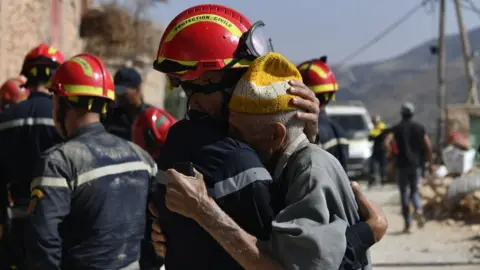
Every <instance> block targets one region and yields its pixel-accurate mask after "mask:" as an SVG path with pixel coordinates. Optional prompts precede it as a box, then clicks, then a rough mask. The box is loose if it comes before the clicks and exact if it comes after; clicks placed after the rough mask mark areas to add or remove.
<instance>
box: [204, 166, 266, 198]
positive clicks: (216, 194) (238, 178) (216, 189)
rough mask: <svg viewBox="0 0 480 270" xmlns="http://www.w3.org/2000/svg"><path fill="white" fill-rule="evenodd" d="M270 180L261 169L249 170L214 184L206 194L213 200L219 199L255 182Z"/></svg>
mask: <svg viewBox="0 0 480 270" xmlns="http://www.w3.org/2000/svg"><path fill="white" fill-rule="evenodd" d="M271 180H272V176H271V175H270V173H269V172H268V171H267V169H265V168H261V167H257V168H251V169H248V170H245V171H243V172H240V173H238V174H236V175H235V176H233V177H229V178H227V179H225V180H223V181H220V182H217V183H215V185H214V186H213V188H209V189H208V194H209V195H210V196H212V197H213V198H215V199H219V198H221V197H225V196H227V195H229V194H232V193H234V192H237V191H239V190H241V189H242V188H244V187H246V186H248V185H250V184H251V183H253V182H255V181H271Z"/></svg>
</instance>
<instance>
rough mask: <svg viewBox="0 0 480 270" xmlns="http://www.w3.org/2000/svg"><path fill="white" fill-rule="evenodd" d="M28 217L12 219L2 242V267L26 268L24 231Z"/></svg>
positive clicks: (21, 269) (0, 255)
mask: <svg viewBox="0 0 480 270" xmlns="http://www.w3.org/2000/svg"><path fill="white" fill-rule="evenodd" d="M26 222H27V219H13V220H10V222H9V223H10V224H9V226H8V227H9V228H8V229H7V230H6V232H5V234H4V235H3V238H2V240H1V243H0V269H17V270H25V269H27V268H26V266H25V249H24V233H25V224H26Z"/></svg>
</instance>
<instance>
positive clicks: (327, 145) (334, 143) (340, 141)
mask: <svg viewBox="0 0 480 270" xmlns="http://www.w3.org/2000/svg"><path fill="white" fill-rule="evenodd" d="M318 145H319V146H320V147H321V148H322V149H324V150H327V149H330V148H332V147H334V146H337V145H349V141H348V140H347V139H345V138H339V139H337V138H335V139H331V140H329V141H327V142H326V143H323V144H321V143H319V144H318Z"/></svg>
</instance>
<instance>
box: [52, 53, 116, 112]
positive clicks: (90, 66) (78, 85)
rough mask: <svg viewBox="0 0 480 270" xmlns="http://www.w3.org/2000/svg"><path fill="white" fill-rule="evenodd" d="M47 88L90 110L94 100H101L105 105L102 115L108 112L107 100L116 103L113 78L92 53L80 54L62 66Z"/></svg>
mask: <svg viewBox="0 0 480 270" xmlns="http://www.w3.org/2000/svg"><path fill="white" fill-rule="evenodd" d="M47 86H48V88H49V89H50V90H51V91H52V92H53V93H54V94H55V95H58V96H61V97H66V98H67V100H68V101H69V102H73V103H77V104H78V105H80V106H83V107H87V108H88V109H89V110H92V106H93V105H92V104H93V103H94V100H98V101H99V102H98V103H101V104H102V106H103V107H102V113H104V112H106V109H107V103H106V101H115V92H114V84H113V79H112V76H111V75H110V73H109V72H108V70H107V68H106V67H105V65H104V64H103V63H102V61H101V60H100V59H99V58H98V57H96V56H94V55H91V54H79V55H77V56H74V57H73V58H71V59H69V60H67V61H66V62H65V63H63V64H62V65H61V66H59V67H58V69H57V71H56V72H55V74H54V75H53V76H52V78H51V79H50V81H49V82H48V84H47ZM92 98H97V99H92ZM93 107H95V106H93Z"/></svg>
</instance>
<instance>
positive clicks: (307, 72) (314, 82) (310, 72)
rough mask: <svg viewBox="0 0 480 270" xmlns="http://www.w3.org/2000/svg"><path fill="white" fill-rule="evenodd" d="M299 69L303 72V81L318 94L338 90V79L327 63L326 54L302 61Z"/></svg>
mask: <svg viewBox="0 0 480 270" xmlns="http://www.w3.org/2000/svg"><path fill="white" fill-rule="evenodd" d="M297 69H298V70H299V71H300V74H302V77H303V83H305V85H306V86H308V87H309V88H310V89H311V90H312V91H313V92H314V93H315V94H316V95H317V94H324V93H334V92H337V91H338V83H337V79H336V78H335V74H333V72H332V70H331V69H330V67H329V66H328V65H327V57H326V56H322V57H320V58H319V59H313V60H310V61H307V62H304V63H301V64H300V65H298V67H297Z"/></svg>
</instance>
